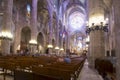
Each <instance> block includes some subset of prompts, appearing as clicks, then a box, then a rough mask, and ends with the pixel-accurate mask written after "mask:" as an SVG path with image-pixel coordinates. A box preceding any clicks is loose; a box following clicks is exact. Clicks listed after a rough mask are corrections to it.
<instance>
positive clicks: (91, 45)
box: [88, 31, 94, 68]
mask: <svg viewBox="0 0 120 80" xmlns="http://www.w3.org/2000/svg"><path fill="white" fill-rule="evenodd" d="M93 53H94V31H92V32H90V43H89V55H88V61H89V67H90V68H94V54H93Z"/></svg>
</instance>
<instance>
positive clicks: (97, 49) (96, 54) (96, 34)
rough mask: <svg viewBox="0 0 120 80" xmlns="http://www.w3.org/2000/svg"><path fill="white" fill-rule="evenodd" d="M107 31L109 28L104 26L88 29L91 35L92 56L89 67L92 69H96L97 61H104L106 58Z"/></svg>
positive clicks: (90, 56)
mask: <svg viewBox="0 0 120 80" xmlns="http://www.w3.org/2000/svg"><path fill="white" fill-rule="evenodd" d="M106 31H107V26H103V25H102V24H101V25H99V26H94V25H93V26H92V27H91V28H88V29H87V32H88V33H89V34H90V55H89V61H90V63H89V66H90V67H91V68H94V67H95V60H96V59H104V57H105V44H104V43H105V37H104V35H105V32H106Z"/></svg>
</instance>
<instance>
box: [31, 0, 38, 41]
mask: <svg viewBox="0 0 120 80" xmlns="http://www.w3.org/2000/svg"><path fill="white" fill-rule="evenodd" d="M37 1H38V0H32V16H31V17H32V19H31V30H32V33H31V39H33V40H36V39H37Z"/></svg>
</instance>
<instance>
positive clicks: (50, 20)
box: [48, 13, 53, 54]
mask: <svg viewBox="0 0 120 80" xmlns="http://www.w3.org/2000/svg"><path fill="white" fill-rule="evenodd" d="M52 26H53V19H52V13H51V15H50V19H49V41H48V42H49V44H48V45H50V46H51V47H49V54H52V47H53V45H52V38H53V35H52V33H53V32H52Z"/></svg>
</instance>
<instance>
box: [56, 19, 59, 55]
mask: <svg viewBox="0 0 120 80" xmlns="http://www.w3.org/2000/svg"><path fill="white" fill-rule="evenodd" d="M56 53H57V54H59V19H58V18H57V27H56Z"/></svg>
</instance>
